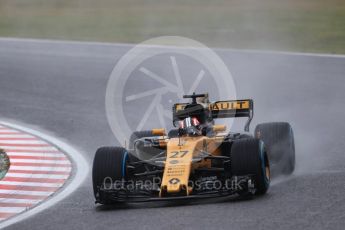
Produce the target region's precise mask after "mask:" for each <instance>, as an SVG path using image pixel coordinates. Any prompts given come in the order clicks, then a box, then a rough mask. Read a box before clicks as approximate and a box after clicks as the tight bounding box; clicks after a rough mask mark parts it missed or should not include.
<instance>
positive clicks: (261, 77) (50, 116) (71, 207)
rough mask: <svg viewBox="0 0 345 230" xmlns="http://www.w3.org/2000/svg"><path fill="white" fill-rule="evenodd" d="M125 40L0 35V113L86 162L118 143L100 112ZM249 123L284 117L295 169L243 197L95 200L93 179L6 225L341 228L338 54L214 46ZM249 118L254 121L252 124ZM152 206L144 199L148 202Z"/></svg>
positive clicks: (344, 70) (343, 185)
mask: <svg viewBox="0 0 345 230" xmlns="http://www.w3.org/2000/svg"><path fill="white" fill-rule="evenodd" d="M127 50H128V47H127V46H116V45H113V46H110V45H100V44H92V45H91V44H78V43H50V42H30V41H20V40H19V41H8V40H0V118H2V119H12V120H14V121H19V122H23V123H26V124H30V125H31V127H40V128H41V129H43V130H45V131H48V132H50V133H52V134H54V135H56V136H57V137H58V138H61V139H63V140H67V141H68V142H69V143H71V144H72V145H73V146H75V147H77V148H79V149H80V150H81V151H82V152H83V153H84V154H85V158H86V159H87V160H88V161H89V162H90V165H91V162H92V158H93V154H94V152H95V150H96V148H97V147H98V146H101V145H112V144H116V143H117V142H116V140H115V139H114V137H113V135H112V133H111V131H110V128H109V126H108V123H107V120H106V116H105V106H104V95H105V89H106V85H107V80H108V78H109V75H110V73H111V71H112V68H113V66H114V64H115V63H116V61H117V60H118V59H119V58H120V57H121V56H122V55H123V54H124V53H125V52H126V51H127ZM217 52H218V54H219V55H220V56H221V58H222V59H223V60H224V62H225V63H226V64H227V65H228V66H229V67H230V69H231V72H232V74H233V76H234V80H235V83H236V88H237V90H238V97H242V98H253V99H254V100H255V108H256V109H255V118H254V121H253V124H254V125H255V123H258V122H262V121H279V120H285V121H289V122H290V123H291V124H292V126H293V128H294V131H295V138H296V149H297V170H296V172H295V174H294V175H293V176H291V177H289V178H283V179H277V180H275V181H274V182H273V186H272V187H271V189H270V190H269V193H268V194H267V195H266V196H264V197H261V198H257V199H254V200H250V201H228V202H219V203H212V202H211V203H206V204H194V205H186V206H173V207H166V206H163V207H162V206H159V205H137V206H135V207H133V208H131V209H102V208H97V207H96V206H95V205H94V203H93V202H94V198H93V194H92V190H91V178H90V179H89V180H87V181H85V183H84V184H83V186H82V187H80V188H79V189H78V190H77V191H76V192H75V193H74V194H72V195H71V196H70V197H68V198H66V199H65V200H63V201H62V202H60V203H59V204H58V205H56V206H55V207H52V208H50V209H48V210H46V211H44V212H42V213H40V214H38V215H36V216H34V217H32V218H30V219H27V220H25V221H23V222H20V223H17V224H15V225H12V226H11V227H9V228H8V229H16V230H19V229H45V230H47V229H136V228H138V229H161V228H165V229H234V230H235V229H313V230H315V229H339V230H341V229H344V228H345V215H344V213H345V195H344V191H345V179H344V177H345V152H344V149H345V142H344V140H345V132H344V130H345V122H344V117H345V108H344V105H345V103H344V99H345V90H344V89H345V58H341V57H327V56H325V57H323V56H308V55H287V54H278V53H260V52H240V51H226V50H218V51H217ZM253 127H254V126H252V128H253ZM148 206H150V207H148Z"/></svg>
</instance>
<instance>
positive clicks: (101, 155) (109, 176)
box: [92, 147, 128, 204]
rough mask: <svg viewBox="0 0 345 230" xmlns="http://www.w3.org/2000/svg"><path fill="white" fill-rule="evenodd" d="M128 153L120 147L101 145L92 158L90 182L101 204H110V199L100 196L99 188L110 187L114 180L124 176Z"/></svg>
mask: <svg viewBox="0 0 345 230" xmlns="http://www.w3.org/2000/svg"><path fill="white" fill-rule="evenodd" d="M127 161H128V153H127V151H126V149H124V148H121V147H101V148H99V149H98V150H97V152H96V155H95V158H94V160H93V168H92V182H93V191H94V195H95V198H96V200H97V201H98V202H99V203H101V204H111V203H112V202H111V201H110V200H107V199H106V198H104V197H102V196H100V194H99V188H100V187H102V186H105V187H107V188H110V186H112V185H114V184H115V183H116V182H120V181H122V180H124V179H125V178H126V173H127V171H126V168H127V167H126V164H127Z"/></svg>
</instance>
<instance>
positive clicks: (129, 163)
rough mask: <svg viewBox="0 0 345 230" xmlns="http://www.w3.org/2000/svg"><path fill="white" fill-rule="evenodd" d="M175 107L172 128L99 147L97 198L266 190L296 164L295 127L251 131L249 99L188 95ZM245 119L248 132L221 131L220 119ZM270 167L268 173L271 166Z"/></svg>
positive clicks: (148, 198)
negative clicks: (275, 175)
mask: <svg viewBox="0 0 345 230" xmlns="http://www.w3.org/2000/svg"><path fill="white" fill-rule="evenodd" d="M184 98H190V99H191V102H190V103H178V104H175V105H174V106H173V122H174V126H175V127H177V128H176V129H173V130H171V131H170V132H169V133H168V134H166V131H165V130H164V129H153V130H150V131H139V132H134V133H133V134H132V136H131V138H130V141H129V146H128V149H125V148H122V147H102V148H99V149H98V150H97V152H96V155H95V158H94V162H93V172H92V179H93V189H94V195H95V198H96V203H100V204H114V203H126V202H145V201H158V200H163V201H164V200H184V199H198V198H213V197H224V196H231V195H235V194H239V195H240V196H253V195H262V194H265V193H266V192H267V190H268V188H269V185H270V179H271V175H272V174H271V173H273V172H278V171H279V172H281V173H284V174H291V173H292V172H293V171H294V167H295V146H294V137H293V132H292V128H291V126H290V125H289V124H288V123H285V122H274V123H263V124H259V125H258V126H257V127H256V129H255V134H254V135H251V134H249V133H248V132H249V126H250V123H251V120H252V118H253V100H251V99H247V100H229V101H217V102H214V103H211V102H209V100H208V94H195V93H194V94H193V95H185V96H184ZM235 117H247V118H248V120H247V122H246V125H245V132H243V133H235V132H226V126H225V125H216V124H215V121H214V120H215V119H217V118H235ZM271 169H272V170H271Z"/></svg>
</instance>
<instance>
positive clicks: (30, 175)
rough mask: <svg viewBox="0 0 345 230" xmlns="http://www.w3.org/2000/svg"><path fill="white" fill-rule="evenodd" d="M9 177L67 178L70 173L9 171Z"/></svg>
mask: <svg viewBox="0 0 345 230" xmlns="http://www.w3.org/2000/svg"><path fill="white" fill-rule="evenodd" d="M6 176H7V177H21V178H42V179H43V178H45V179H67V178H68V177H69V175H56V174H24V173H7V174H6Z"/></svg>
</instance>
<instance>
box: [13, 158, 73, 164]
mask: <svg viewBox="0 0 345 230" xmlns="http://www.w3.org/2000/svg"><path fill="white" fill-rule="evenodd" d="M15 162H17V163H46V164H54V163H58V164H71V162H69V161H67V160H66V161H64V160H44V159H42V160H34V159H12V160H11V163H15Z"/></svg>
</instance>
